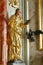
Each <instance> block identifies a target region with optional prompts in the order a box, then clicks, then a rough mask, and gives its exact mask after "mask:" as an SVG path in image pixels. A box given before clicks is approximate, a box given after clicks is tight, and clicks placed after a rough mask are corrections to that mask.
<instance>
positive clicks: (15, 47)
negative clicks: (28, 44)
mask: <svg viewBox="0 0 43 65" xmlns="http://www.w3.org/2000/svg"><path fill="white" fill-rule="evenodd" d="M22 22H23V20H22V18H21V17H20V16H18V17H16V15H12V16H11V17H10V18H9V21H8V47H9V48H8V51H9V53H8V56H9V60H15V59H21V58H20V53H21V51H20V50H21V44H22V43H21V33H22V28H21V27H20V26H21V23H22Z"/></svg>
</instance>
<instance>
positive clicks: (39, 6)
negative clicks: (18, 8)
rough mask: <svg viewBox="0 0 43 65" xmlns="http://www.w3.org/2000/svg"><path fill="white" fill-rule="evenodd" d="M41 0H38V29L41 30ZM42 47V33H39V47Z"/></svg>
mask: <svg viewBox="0 0 43 65" xmlns="http://www.w3.org/2000/svg"><path fill="white" fill-rule="evenodd" d="M41 10H42V0H38V15H39V23H38V25H39V30H42V29H41V24H42V23H41V13H42V11H41ZM42 48H43V46H42V35H41V34H40V35H39V49H40V50H41V49H42Z"/></svg>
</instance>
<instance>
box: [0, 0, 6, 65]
mask: <svg viewBox="0 0 43 65" xmlns="http://www.w3.org/2000/svg"><path fill="white" fill-rule="evenodd" d="M6 6H7V4H6V0H0V60H1V61H0V63H1V64H3V65H6V62H7V24H6V14H7V7H6Z"/></svg>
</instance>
